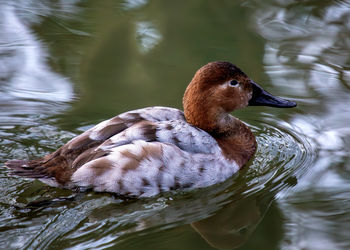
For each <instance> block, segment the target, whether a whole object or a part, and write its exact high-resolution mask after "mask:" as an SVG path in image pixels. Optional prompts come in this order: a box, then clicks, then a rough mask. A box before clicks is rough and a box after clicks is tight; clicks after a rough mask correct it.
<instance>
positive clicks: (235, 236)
mask: <svg viewBox="0 0 350 250" xmlns="http://www.w3.org/2000/svg"><path fill="white" fill-rule="evenodd" d="M214 60H227V61H231V62H233V63H235V64H237V65H239V66H240V67H241V68H242V69H243V71H245V72H246V73H247V74H248V75H249V76H250V77H251V78H253V79H254V80H255V81H256V82H258V83H260V84H261V85H263V86H264V87H265V89H267V90H268V91H270V92H273V93H274V94H276V95H280V96H284V97H287V98H291V99H294V100H296V101H297V102H298V107H297V108H294V109H288V110H285V109H273V108H266V107H254V108H247V109H245V110H243V111H239V112H236V113H235V115H236V116H237V117H239V118H240V119H242V120H243V121H245V122H246V123H248V124H249V125H250V126H251V128H252V130H253V131H254V133H255V134H256V136H257V140H258V143H259V148H258V152H257V153H256V156H255V158H254V159H253V160H252V161H251V162H250V163H249V164H248V166H247V167H246V168H245V169H244V170H243V171H241V172H240V173H239V174H237V175H236V176H234V177H233V178H231V179H229V180H228V181H226V182H225V183H222V184H219V185H216V186H213V187H210V188H206V189H201V190H196V191H193V192H189V193H177V194H167V195H163V196H159V197H156V198H152V199H144V200H139V201H130V202H123V201H120V200H118V199H116V198H114V197H113V196H111V195H108V194H96V193H86V194H76V193H74V192H71V191H69V190H61V189H56V188H51V187H48V186H45V185H44V184H41V183H40V182H38V181H33V180H28V179H22V178H18V177H14V176H10V174H9V171H8V170H7V169H6V168H5V167H2V166H1V167H0V194H1V196H0V248H2V249H15V248H21V249H42V248H49V249H104V248H113V249H141V248H142V249H213V248H221V249H232V248H235V247H239V249H293V250H294V249H327V250H329V249H350V214H349V211H350V154H349V151H350V150H349V148H350V2H349V1H343V0H333V1H329V0H323V1H313V0H306V1H297V0H288V1H281V0H268V1H255V0H248V1H228V0H226V1H225V0H222V1H210V0H206V1H203V0H201V1H199V0H190V1H170V0H167V1H161V0H158V1H151V0H149V1H148V0H124V1H116V0H115V1H112V0H106V1H92V0H88V1H78V0H57V1H42V0H41V1H39V0H36V1H35V0H16V1H15V0H13V1H11V0H7V1H6V0H2V1H1V2H0V165H3V163H4V162H5V161H6V160H8V159H12V158H19V159H26V158H29V159H33V158H38V157H40V156H43V155H45V154H47V153H50V152H52V151H54V150H55V149H56V148H57V147H59V146H61V145H63V144H64V143H65V142H67V141H68V140H69V139H71V138H72V137H74V136H76V135H77V134H79V133H81V132H82V131H84V130H86V129H87V128H89V127H91V126H92V125H93V124H96V123H97V122H99V121H101V120H104V119H106V118H110V117H112V116H114V115H116V114H119V113H121V112H124V111H127V110H131V109H136V108H141V107H146V106H152V105H162V106H171V107H176V108H182V107H181V99H182V95H183V92H184V89H185V87H186V86H187V84H188V82H189V81H190V80H191V78H192V76H193V74H194V72H195V70H197V69H198V68H199V67H200V66H202V65H204V64H206V63H207V62H209V61H214Z"/></svg>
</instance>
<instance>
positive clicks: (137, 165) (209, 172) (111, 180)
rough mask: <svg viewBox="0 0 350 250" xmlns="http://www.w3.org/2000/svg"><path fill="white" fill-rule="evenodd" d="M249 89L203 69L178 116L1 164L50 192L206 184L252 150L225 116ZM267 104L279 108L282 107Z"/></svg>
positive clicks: (226, 69)
mask: <svg viewBox="0 0 350 250" xmlns="http://www.w3.org/2000/svg"><path fill="white" fill-rule="evenodd" d="M233 80H234V81H235V82H232V81H233ZM236 82H238V85H236ZM233 83H235V85H233ZM256 86H257V87H259V86H258V85H256V84H255V83H254V82H252V81H251V80H250V79H249V78H248V77H247V76H246V75H245V74H244V73H243V72H242V71H241V70H240V69H238V68H237V67H236V66H234V65H232V64H230V63H226V62H214V63H210V64H208V65H206V66H204V67H202V68H201V69H200V70H198V72H197V73H196V75H195V76H194V78H193V79H192V81H191V83H190V85H189V86H188V88H187V89H186V92H185V95H184V100H183V102H184V109H185V112H182V111H180V110H177V109H174V108H166V107H149V108H144V109H139V110H134V111H130V112H126V113H123V114H120V115H118V116H116V117H114V118H111V119H109V120H106V121H103V122H101V123H99V124H97V125H96V126H95V127H93V128H91V129H89V130H87V131H86V132H84V133H82V134H81V135H79V136H77V137H75V138H73V139H72V140H71V141H69V142H68V143H67V144H65V145H64V146H62V147H61V148H60V149H58V150H57V151H55V152H53V153H52V154H49V155H47V156H45V157H43V158H41V159H38V160H32V161H23V160H12V161H9V162H7V163H6V165H7V167H9V168H12V169H13V170H14V174H17V175H19V176H25V177H31V178H38V179H40V180H41V181H43V182H45V183H47V184H49V185H52V186H57V187H65V188H77V187H78V188H81V189H93V190H94V191H97V192H112V193H116V194H118V195H121V196H129V197H149V196H154V195H157V194H159V193H161V192H166V191H169V190H175V189H182V190H183V189H193V188H200V187H206V186H209V185H213V184H215V183H219V182H222V181H224V180H226V179H227V178H229V177H230V176H232V175H233V174H234V173H235V172H237V171H238V170H239V169H240V168H241V167H242V166H243V165H244V164H245V163H246V162H247V161H248V160H249V158H250V157H252V155H253V154H254V152H255V150H256V142H255V138H254V135H253V134H252V133H251V131H250V130H249V128H248V127H247V126H246V125H245V124H243V123H242V122H241V121H239V120H238V119H237V118H235V117H233V116H231V115H230V114H229V112H231V111H233V110H235V109H238V108H242V107H245V106H247V105H248V104H249V103H250V102H252V100H253V98H252V96H254V95H255V96H258V97H260V96H261V93H262V92H261V91H263V90H262V89H261V91H260V92H261V93H260V94H259V93H256V92H254V91H255V90H256V88H257V87H256ZM258 90H260V89H258ZM264 93H266V92H264ZM274 98H275V97H274ZM255 99H257V98H256V97H254V100H255ZM274 100H275V101H276V100H277V101H279V103H278V105H280V106H283V101H284V100H282V99H279V98H275V99H274ZM269 101H270V100H269ZM285 102H287V101H285ZM265 104H266V103H265ZM269 104H270V106H271V105H272V106H278V105H277V104H276V103H273V104H271V103H268V105H269ZM291 104H292V103H291V102H289V106H292V105H291ZM255 105H259V104H255ZM284 105H285V107H286V106H288V105H286V103H284Z"/></svg>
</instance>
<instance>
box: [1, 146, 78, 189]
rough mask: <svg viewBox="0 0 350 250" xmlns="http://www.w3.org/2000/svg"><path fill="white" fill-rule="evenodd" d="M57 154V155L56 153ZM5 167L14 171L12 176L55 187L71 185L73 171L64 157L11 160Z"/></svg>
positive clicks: (49, 156)
mask: <svg viewBox="0 0 350 250" xmlns="http://www.w3.org/2000/svg"><path fill="white" fill-rule="evenodd" d="M54 154H55V153H54ZM5 166H6V167H8V168H10V169H12V170H13V172H12V173H11V174H12V175H17V176H22V177H27V178H34V179H39V180H40V181H41V182H44V183H46V184H47V185H50V186H53V187H66V186H67V185H69V184H70V177H71V175H72V169H70V168H69V167H67V161H66V160H65V159H64V158H62V157H54V159H52V157H51V155H47V156H44V157H43V158H40V159H37V160H31V161H26V160H10V161H8V162H6V163H5Z"/></svg>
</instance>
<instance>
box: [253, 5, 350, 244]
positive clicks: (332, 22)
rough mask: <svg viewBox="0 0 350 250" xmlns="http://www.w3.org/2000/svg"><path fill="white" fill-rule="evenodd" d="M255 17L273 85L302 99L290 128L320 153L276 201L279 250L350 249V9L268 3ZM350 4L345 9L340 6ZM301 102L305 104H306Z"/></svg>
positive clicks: (339, 6) (267, 69)
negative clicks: (280, 238)
mask: <svg viewBox="0 0 350 250" xmlns="http://www.w3.org/2000/svg"><path fill="white" fill-rule="evenodd" d="M264 4H265V5H264V6H262V8H261V9H260V10H259V11H257V12H256V14H257V15H255V17H256V23H257V26H258V32H259V33H260V34H261V35H262V36H263V37H264V38H265V39H266V40H267V42H266V47H265V56H264V63H265V65H266V72H267V74H268V75H269V76H270V78H271V81H272V83H273V84H274V85H278V86H281V85H282V86H288V89H290V90H291V91H290V93H289V95H292V96H293V95H296V96H304V97H305V99H303V100H301V101H300V102H299V104H300V105H299V107H300V109H301V111H302V112H303V114H298V115H295V116H294V118H293V119H292V120H291V121H290V125H291V127H293V128H294V129H295V130H297V133H298V134H299V135H302V136H304V137H305V138H308V140H309V141H310V142H311V143H312V144H313V145H315V146H316V147H317V151H318V156H317V160H316V161H315V162H314V163H313V164H312V166H309V171H308V172H307V173H306V174H303V175H300V176H299V177H298V184H297V185H296V187H295V188H293V191H291V190H283V191H282V192H280V193H279V194H278V196H277V197H278V198H279V199H278V203H279V205H280V207H281V211H282V212H283V213H284V215H285V218H286V220H287V221H286V223H285V226H284V227H285V231H286V233H285V236H284V240H283V242H282V245H281V248H282V249H348V248H349V247H350V240H349V237H348V235H349V232H350V224H349V223H348V222H349V220H350V217H349V215H348V211H349V208H350V199H349V196H348V194H349V192H348V191H346V190H350V178H349V171H350V166H349V146H350V143H349V142H350V140H349V139H350V127H349V124H350V109H349V107H350V98H349V96H350V93H349V88H348V82H349V80H350V79H349V70H348V69H349V66H350V64H349V63H350V53H349V47H350V37H349V36H348V35H345V34H349V29H350V25H349V24H350V12H349V3H346V2H344V1H328V2H327V3H325V4H324V5H318V4H317V3H312V2H311V1H310V3H309V4H303V5H300V4H299V5H298V1H289V2H288V3H280V2H278V1H272V2H271V3H270V4H266V3H264ZM345 5H348V6H345ZM304 100H305V101H304Z"/></svg>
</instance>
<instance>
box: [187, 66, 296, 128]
mask: <svg viewBox="0 0 350 250" xmlns="http://www.w3.org/2000/svg"><path fill="white" fill-rule="evenodd" d="M183 106H184V111H185V117H186V120H187V121H188V122H189V123H191V124H193V125H195V126H197V127H199V128H202V129H204V130H206V131H208V132H211V131H214V130H215V131H216V130H218V129H219V130H220V128H219V127H222V126H225V122H227V123H228V122H229V121H228V120H229V118H230V116H229V115H228V114H229V113H230V112H232V111H234V110H237V109H241V108H244V107H246V106H270V107H278V108H291V107H295V106H296V103H295V102H293V101H288V100H285V99H282V98H279V97H275V96H273V95H271V94H270V93H268V92H267V91H265V90H264V89H263V88H262V87H260V86H259V85H258V84H257V83H255V82H254V81H252V80H251V79H250V78H249V77H248V76H247V75H246V74H245V73H244V72H243V71H241V70H240V69H239V68H238V67H237V66H235V65H233V64H231V63H229V62H211V63H208V64H207V65H204V66H203V67H201V68H200V69H199V70H198V71H197V72H196V74H195V75H194V77H193V79H192V81H191V83H190V84H189V85H188V87H187V89H186V91H185V95H184V98H183Z"/></svg>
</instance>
